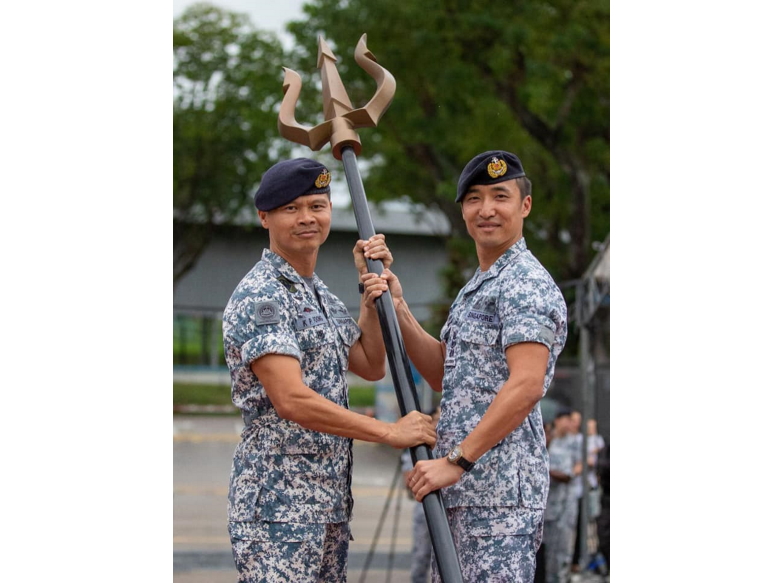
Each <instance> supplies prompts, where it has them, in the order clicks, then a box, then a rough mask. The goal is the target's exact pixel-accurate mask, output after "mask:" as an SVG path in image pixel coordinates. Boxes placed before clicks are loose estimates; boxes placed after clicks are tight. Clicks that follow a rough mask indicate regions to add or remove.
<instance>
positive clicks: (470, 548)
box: [383, 151, 567, 583]
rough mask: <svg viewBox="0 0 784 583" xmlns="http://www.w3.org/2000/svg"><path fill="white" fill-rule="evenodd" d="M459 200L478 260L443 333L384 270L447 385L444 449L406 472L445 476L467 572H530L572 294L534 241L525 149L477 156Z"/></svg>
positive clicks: (423, 360) (422, 489)
mask: <svg viewBox="0 0 784 583" xmlns="http://www.w3.org/2000/svg"><path fill="white" fill-rule="evenodd" d="M456 202H458V203H460V204H461V209H462V215H463V219H464V220H465V222H466V227H467V229H468V233H469V234H470V235H471V237H472V238H473V239H474V242H475V244H476V251H477V257H478V259H479V269H478V270H477V271H476V273H475V274H474V276H473V277H472V278H471V280H470V281H469V282H468V283H467V284H466V286H465V287H464V288H463V289H462V290H461V291H460V293H459V294H458V296H457V298H456V299H455V301H454V303H453V304H452V307H451V309H450V311H449V317H448V319H447V321H446V323H445V324H444V327H443V328H442V330H441V342H439V341H438V340H436V339H435V338H433V337H432V336H430V335H429V334H428V333H427V332H426V331H425V330H424V329H423V328H422V327H421V326H420V325H419V324H418V323H417V322H416V320H415V319H414V317H413V316H412V314H411V312H410V310H409V309H408V307H407V305H406V302H405V300H404V299H403V297H402V289H401V286H400V283H399V281H398V280H397V277H395V275H394V274H393V273H392V272H390V271H388V270H385V272H384V274H383V277H384V278H386V279H387V280H388V281H389V283H390V289H391V291H392V296H393V299H394V301H395V309H396V313H397V315H398V319H399V321H400V326H401V331H402V333H403V339H404V342H405V344H406V348H407V350H408V353H409V355H410V356H411V360H412V362H413V363H414V365H415V366H416V368H417V370H418V371H419V372H420V373H421V374H422V376H423V377H424V378H425V379H426V380H427V381H428V383H429V384H430V386H431V387H432V388H433V389H435V390H441V389H442V388H443V399H442V401H441V419H440V421H439V423H438V429H437V432H438V441H437V447H436V451H435V454H436V456H437V457H436V459H434V460H424V461H420V462H418V463H417V465H416V466H415V468H414V470H413V472H412V474H411V477H410V478H409V482H408V484H409V488H410V489H411V491H412V492H413V493H414V495H415V497H416V499H417V500H420V501H421V500H422V498H423V497H424V496H425V495H426V494H427V493H429V492H431V491H433V490H437V489H441V488H443V490H442V494H443V500H444V505H445V507H446V508H447V509H448V510H447V514H448V518H449V521H450V525H451V528H452V534H453V536H454V538H455V543H456V546H457V551H458V556H459V559H460V565H461V570H462V573H463V577H464V579H465V580H466V581H471V583H479V582H483V581H493V582H531V581H533V579H534V571H535V564H536V559H535V556H536V551H537V549H538V548H539V545H540V544H541V540H542V525H543V512H544V507H545V501H546V499H547V490H548V483H549V481H548V461H547V449H546V444H545V435H544V427H543V423H542V416H541V412H540V407H539V400H540V399H541V398H542V396H544V394H545V393H546V391H547V389H548V388H549V386H550V383H551V381H552V378H553V371H554V367H555V361H556V358H557V357H558V355H559V354H560V352H561V350H562V349H563V346H564V343H565V341H566V322H567V321H566V305H565V303H564V300H563V296H562V295H561V292H560V290H559V289H558V287H557V286H556V284H555V282H554V281H553V279H552V277H551V276H550V274H549V273H548V272H547V271H546V270H545V269H544V267H542V265H541V264H540V263H539V262H538V261H537V260H536V258H534V256H533V255H532V254H531V252H530V251H528V249H527V248H526V244H525V239H524V238H523V220H524V219H525V217H527V216H528V214H529V213H530V211H531V183H530V181H529V180H528V178H526V177H525V172H524V171H523V167H522V164H521V163H520V160H519V159H518V158H517V156H515V155H514V154H511V153H509V152H503V151H491V152H485V153H483V154H479V155H478V156H476V157H475V158H474V159H472V160H471V161H470V162H469V163H468V164H467V165H466V167H465V168H464V169H463V172H462V174H461V175H460V179H459V182H458V187H457V199H456ZM435 571H436V570H435V569H434V573H433V575H434V580H435V581H437V582H438V581H440V578H439V577H438V573H436V572H435Z"/></svg>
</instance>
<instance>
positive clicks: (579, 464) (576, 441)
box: [568, 411, 583, 573]
mask: <svg viewBox="0 0 784 583" xmlns="http://www.w3.org/2000/svg"><path fill="white" fill-rule="evenodd" d="M582 419H583V416H582V414H581V413H580V412H579V411H572V413H571V415H569V420H570V422H571V427H570V429H569V437H570V439H571V443H572V447H573V448H574V459H575V460H576V461H575V464H574V472H572V476H573V477H574V479H573V480H572V481H571V482H569V503H568V521H569V527H570V528H571V530H572V535H571V537H569V541H570V542H569V552H570V553H571V556H572V561H571V565H572V568H571V571H572V573H579V572H580V545H581V544H582V531H581V530H580V520H582V514H583V506H582V499H583V479H582V473H583V433H582V429H581V427H582Z"/></svg>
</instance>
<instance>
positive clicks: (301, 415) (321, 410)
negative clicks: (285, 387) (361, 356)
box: [278, 385, 390, 443]
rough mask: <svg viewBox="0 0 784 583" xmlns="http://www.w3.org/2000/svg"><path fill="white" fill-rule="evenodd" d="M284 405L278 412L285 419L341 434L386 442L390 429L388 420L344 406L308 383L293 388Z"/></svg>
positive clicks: (313, 428)
mask: <svg viewBox="0 0 784 583" xmlns="http://www.w3.org/2000/svg"><path fill="white" fill-rule="evenodd" d="M281 409H282V410H278V414H279V415H280V416H281V417H283V418H284V419H288V420H289V421H293V422H295V423H297V424H298V425H301V426H302V427H304V428H306V429H311V430H314V431H320V432H322V433H331V434H333V435H339V436H341V437H349V438H351V439H361V440H363V441H370V442H374V443H385V442H386V441H385V440H386V437H387V436H388V434H389V431H390V425H389V424H388V423H384V422H383V421H379V420H378V419H374V418H372V417H368V416H366V415H361V414H359V413H355V412H354V411H351V410H350V409H344V408H343V407H341V406H340V405H338V404H337V403H334V402H332V401H330V400H329V399H327V398H325V397H323V396H321V395H319V394H318V393H316V392H314V391H313V390H311V389H310V388H308V387H307V386H305V385H301V387H299V388H297V389H296V390H295V391H292V392H291V393H290V397H289V399H287V403H286V406H285V408H284V407H281Z"/></svg>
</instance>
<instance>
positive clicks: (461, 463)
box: [455, 456, 476, 472]
mask: <svg viewBox="0 0 784 583" xmlns="http://www.w3.org/2000/svg"><path fill="white" fill-rule="evenodd" d="M455 463H457V465H458V466H460V467H461V468H463V469H464V470H465V471H466V472H470V471H471V470H472V469H473V467H474V465H475V464H476V462H469V461H468V460H467V459H465V458H464V457H463V456H460V457H459V458H457V461H456V462H455Z"/></svg>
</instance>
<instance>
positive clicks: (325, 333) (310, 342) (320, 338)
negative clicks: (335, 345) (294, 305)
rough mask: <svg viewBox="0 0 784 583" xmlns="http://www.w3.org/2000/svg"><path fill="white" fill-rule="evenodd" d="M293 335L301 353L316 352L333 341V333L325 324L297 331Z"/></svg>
mask: <svg viewBox="0 0 784 583" xmlns="http://www.w3.org/2000/svg"><path fill="white" fill-rule="evenodd" d="M295 335H296V338H297V344H299V348H300V350H301V351H302V352H308V351H311V350H318V349H320V348H322V347H323V346H325V345H327V344H330V343H332V342H334V341H335V339H334V335H333V332H332V330H331V328H330V327H329V326H328V325H327V324H320V325H318V326H310V327H309V328H304V329H302V330H297V331H296V333H295Z"/></svg>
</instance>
